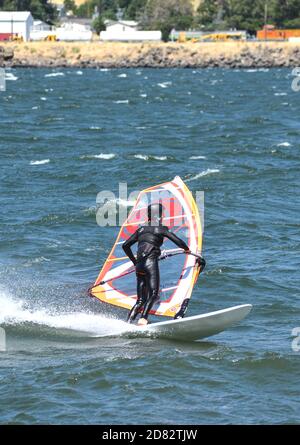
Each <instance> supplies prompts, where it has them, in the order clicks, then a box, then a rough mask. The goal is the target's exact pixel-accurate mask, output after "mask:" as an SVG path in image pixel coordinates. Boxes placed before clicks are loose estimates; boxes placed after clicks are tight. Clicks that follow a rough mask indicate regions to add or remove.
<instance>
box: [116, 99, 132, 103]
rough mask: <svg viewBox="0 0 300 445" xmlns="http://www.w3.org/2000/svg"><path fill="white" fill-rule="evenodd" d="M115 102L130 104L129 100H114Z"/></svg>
mask: <svg viewBox="0 0 300 445" xmlns="http://www.w3.org/2000/svg"><path fill="white" fill-rule="evenodd" d="M114 104H129V100H128V99H125V100H114Z"/></svg>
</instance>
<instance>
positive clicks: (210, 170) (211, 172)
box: [185, 168, 220, 182]
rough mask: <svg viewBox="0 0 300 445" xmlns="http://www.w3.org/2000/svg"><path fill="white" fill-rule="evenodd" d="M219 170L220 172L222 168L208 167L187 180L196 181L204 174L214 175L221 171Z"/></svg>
mask: <svg viewBox="0 0 300 445" xmlns="http://www.w3.org/2000/svg"><path fill="white" fill-rule="evenodd" d="M219 172H220V170H219V169H217V168H208V169H207V170H204V171H203V172H200V173H198V174H197V175H195V176H192V177H191V178H188V179H186V180H185V181H186V182H189V181H195V180H196V179H198V178H202V177H203V176H208V175H212V174H214V173H219Z"/></svg>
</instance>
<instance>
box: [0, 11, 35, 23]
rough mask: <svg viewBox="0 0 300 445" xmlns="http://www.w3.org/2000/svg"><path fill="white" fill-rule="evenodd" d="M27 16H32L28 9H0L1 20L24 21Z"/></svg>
mask: <svg viewBox="0 0 300 445" xmlns="http://www.w3.org/2000/svg"><path fill="white" fill-rule="evenodd" d="M29 17H32V15H31V13H30V11H0V21H1V22H8V21H11V20H13V21H14V22H24V21H26V20H27V19H28V18H29Z"/></svg>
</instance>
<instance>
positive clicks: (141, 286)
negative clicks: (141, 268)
mask: <svg viewBox="0 0 300 445" xmlns="http://www.w3.org/2000/svg"><path fill="white" fill-rule="evenodd" d="M146 298H147V288H146V280H145V274H141V273H137V301H136V303H135V305H134V306H133V307H132V308H131V310H130V312H129V314H128V317H127V321H128V322H129V323H131V322H132V321H134V320H135V319H136V316H137V314H138V313H139V311H140V310H141V308H142V307H143V305H144V303H145V301H146Z"/></svg>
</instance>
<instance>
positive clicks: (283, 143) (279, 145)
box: [277, 142, 291, 147]
mask: <svg viewBox="0 0 300 445" xmlns="http://www.w3.org/2000/svg"><path fill="white" fill-rule="evenodd" d="M290 146H291V144H290V143H289V142H281V143H280V144H277V147H290Z"/></svg>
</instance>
